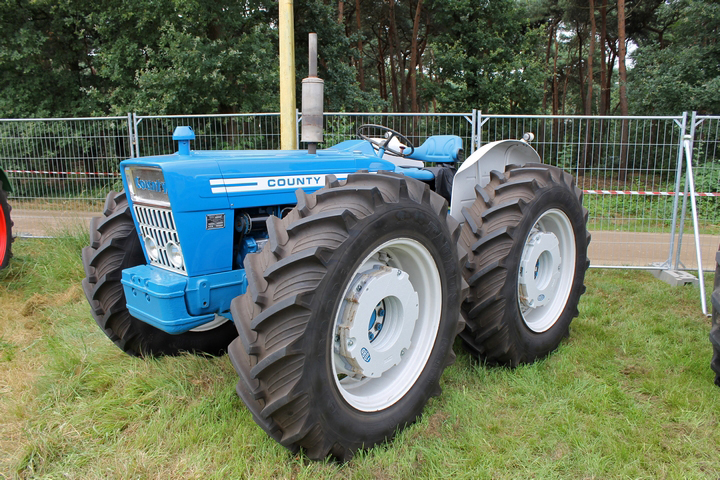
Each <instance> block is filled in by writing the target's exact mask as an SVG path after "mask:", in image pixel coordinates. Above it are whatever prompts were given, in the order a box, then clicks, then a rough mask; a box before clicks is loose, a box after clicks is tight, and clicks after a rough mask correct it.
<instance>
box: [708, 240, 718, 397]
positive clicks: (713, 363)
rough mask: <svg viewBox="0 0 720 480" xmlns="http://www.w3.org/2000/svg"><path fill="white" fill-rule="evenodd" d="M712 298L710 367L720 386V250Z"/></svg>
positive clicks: (716, 258) (716, 256) (716, 261)
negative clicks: (711, 352) (711, 351)
mask: <svg viewBox="0 0 720 480" xmlns="http://www.w3.org/2000/svg"><path fill="white" fill-rule="evenodd" d="M710 299H711V302H712V326H711V328H710V343H711V344H712V347H713V354H712V359H711V360H710V368H711V369H712V371H713V372H714V373H715V385H717V386H718V387H720V251H718V252H717V253H716V254H715V281H714V285H713V292H712V295H711V297H710Z"/></svg>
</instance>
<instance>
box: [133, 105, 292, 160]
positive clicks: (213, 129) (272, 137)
mask: <svg viewBox="0 0 720 480" xmlns="http://www.w3.org/2000/svg"><path fill="white" fill-rule="evenodd" d="M133 126H134V129H135V154H136V156H138V157H140V156H142V157H145V156H149V155H167V154H169V153H174V152H176V151H177V148H176V145H175V142H173V140H172V134H173V131H174V130H175V127H179V126H190V127H192V128H193V130H194V131H195V142H194V143H193V148H194V149H196V150H273V149H279V148H280V114H278V113H251V114H228V115H174V116H140V115H133Z"/></svg>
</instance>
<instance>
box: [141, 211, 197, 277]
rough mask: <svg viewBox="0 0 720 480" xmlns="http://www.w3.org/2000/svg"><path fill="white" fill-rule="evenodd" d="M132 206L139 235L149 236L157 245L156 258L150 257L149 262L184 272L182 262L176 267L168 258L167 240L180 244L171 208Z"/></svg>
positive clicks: (142, 236)
mask: <svg viewBox="0 0 720 480" xmlns="http://www.w3.org/2000/svg"><path fill="white" fill-rule="evenodd" d="M133 208H134V210H135V218H137V222H138V226H139V227H140V237H141V238H145V237H150V238H152V239H153V240H155V243H156V244H157V246H158V259H157V260H154V259H152V258H151V259H150V263H151V264H152V265H156V266H158V267H161V268H164V269H166V270H171V271H173V272H178V273H182V274H185V273H186V271H185V264H184V263H183V266H182V267H180V268H177V267H176V266H175V265H173V264H172V262H170V259H169V258H168V253H167V244H168V242H174V243H176V244H177V245H180V238H179V237H178V234H177V230H176V228H175V219H174V218H173V214H172V210H170V209H169V208H156V207H146V206H144V205H133Z"/></svg>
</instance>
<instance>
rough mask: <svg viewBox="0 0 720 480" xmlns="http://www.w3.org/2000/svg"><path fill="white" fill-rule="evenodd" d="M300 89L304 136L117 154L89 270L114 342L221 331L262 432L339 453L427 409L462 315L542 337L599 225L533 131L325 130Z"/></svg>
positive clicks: (155, 349)
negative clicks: (480, 141) (117, 186)
mask: <svg viewBox="0 0 720 480" xmlns="http://www.w3.org/2000/svg"><path fill="white" fill-rule="evenodd" d="M311 79H313V81H312V82H308V83H311V84H312V85H313V86H311V87H309V88H310V90H311V91H312V90H313V89H316V90H322V81H321V80H320V81H319V82H318V81H317V80H319V79H317V78H316V77H314V76H312V75H311ZM318 85H320V86H319V87H318ZM308 98H315V100H314V105H316V106H317V105H319V106H320V108H319V109H318V108H315V107H313V108H308V105H307V103H308V102H311V100H306V99H305V95H303V108H304V110H305V111H304V113H303V127H302V135H303V142H305V143H306V144H307V145H308V148H307V150H305V149H303V150H277V151H274V150H273V151H268V150H263V151H258V150H251V151H198V150H193V149H192V148H191V147H192V143H191V142H192V141H193V139H194V137H195V133H194V132H193V130H192V129H191V128H189V127H179V128H177V129H176V130H175V133H174V139H175V140H176V141H177V142H178V146H177V152H176V153H174V154H171V155H162V156H150V157H142V158H133V159H129V160H125V161H123V162H122V163H121V164H120V173H121V174H122V181H123V186H124V191H122V192H120V193H116V192H113V193H111V194H110V195H109V196H108V198H107V201H106V203H105V209H104V212H103V215H102V216H101V217H97V218H95V219H93V221H92V223H91V228H90V242H91V243H90V245H89V246H88V247H86V248H85V249H84V250H83V252H82V257H83V265H84V268H85V274H86V278H85V279H84V281H83V288H84V291H85V294H86V296H87V299H88V301H89V303H90V305H91V309H92V314H93V316H94V318H95V320H96V322H97V323H98V325H99V326H100V328H101V329H102V330H103V331H104V332H105V334H106V335H107V336H108V337H109V338H110V339H111V340H112V341H113V342H115V344H116V345H117V346H118V347H119V348H121V349H122V350H124V351H125V352H127V353H129V354H131V355H138V356H147V355H173V354H178V353H181V352H197V353H203V354H211V355H217V354H221V353H222V352H226V351H227V352H228V353H229V356H230V360H231V361H232V364H233V366H234V368H235V370H236V372H237V375H238V382H237V393H238V395H239V396H240V398H241V399H242V401H243V402H244V403H245V405H246V406H247V408H248V409H249V411H250V412H251V413H252V416H253V418H254V420H255V421H256V422H257V424H258V425H259V426H260V427H261V428H262V429H263V430H265V431H266V432H267V434H268V435H270V436H271V437H272V438H274V439H275V440H277V441H278V442H279V443H281V444H282V445H284V446H285V447H287V448H288V449H290V450H292V451H298V450H300V449H302V450H304V452H305V453H306V454H307V456H308V457H309V458H311V459H324V458H327V457H328V456H331V457H334V458H337V459H340V460H347V459H349V458H350V457H351V456H352V455H353V453H354V452H355V451H357V450H358V449H361V448H369V447H371V446H373V445H375V444H378V443H380V442H383V441H385V440H388V439H390V438H392V437H393V435H394V434H395V433H397V432H398V431H399V430H401V429H402V428H403V427H405V426H406V425H408V424H410V423H412V422H414V421H415V420H416V419H417V418H418V416H419V415H420V414H421V412H422V411H423V408H424V406H425V404H426V403H427V402H428V400H429V398H430V397H432V396H434V395H438V394H439V393H440V384H439V380H440V377H441V375H442V373H443V371H444V369H445V368H446V367H447V366H448V365H450V364H451V363H452V362H453V360H454V358H455V354H454V353H453V348H452V347H453V343H454V341H455V338H456V336H457V335H459V336H460V338H461V339H462V344H463V345H464V346H465V348H466V349H467V350H468V351H469V352H470V353H471V354H472V355H475V356H477V357H479V358H481V359H483V360H484V361H486V362H489V363H491V364H500V365H507V366H511V367H512V366H516V365H519V364H523V363H529V362H533V361H535V360H536V359H538V358H541V357H544V356H546V355H547V354H548V353H550V352H551V351H553V350H554V349H555V348H556V347H557V346H558V344H559V343H560V341H561V340H562V339H563V338H564V337H565V336H566V335H568V329H569V325H570V322H571V320H572V319H573V317H575V316H577V314H578V309H577V307H578V301H579V299H580V296H581V294H582V293H583V291H584V286H583V279H584V276H585V271H586V269H587V267H588V264H589V262H588V259H587V248H588V242H589V241H590V236H589V234H588V232H587V230H586V222H587V211H586V210H585V209H584V208H583V207H582V193H581V191H580V190H579V189H578V188H577V187H576V185H575V182H574V180H573V178H572V176H571V175H569V174H568V173H566V172H564V171H562V170H561V169H559V168H556V167H553V166H549V165H545V164H543V163H542V161H541V159H540V157H539V156H538V153H537V152H536V151H535V150H534V149H533V147H532V146H531V145H530V143H529V142H531V140H532V135H531V134H527V135H526V136H525V137H524V139H521V140H505V141H499V142H493V143H489V144H487V145H484V146H482V147H481V148H479V149H478V150H477V151H475V152H474V153H473V154H472V155H470V156H469V157H468V158H467V159H464V154H463V148H462V140H461V138H459V137H457V136H454V135H435V136H430V137H429V138H427V139H426V140H425V141H424V143H423V144H422V145H419V146H414V145H413V144H412V142H411V141H410V140H409V139H408V138H406V137H405V136H404V135H403V134H402V133H401V132H398V131H395V130H392V129H390V128H386V127H382V126H378V125H363V126H360V127H359V129H358V130H357V136H358V138H357V139H354V140H347V141H344V142H341V143H338V144H336V145H333V146H331V147H330V148H325V149H321V148H317V144H318V143H320V142H322V110H321V107H322V100H321V99H320V100H317V95H308ZM320 98H321V97H320ZM318 118H319V121H318Z"/></svg>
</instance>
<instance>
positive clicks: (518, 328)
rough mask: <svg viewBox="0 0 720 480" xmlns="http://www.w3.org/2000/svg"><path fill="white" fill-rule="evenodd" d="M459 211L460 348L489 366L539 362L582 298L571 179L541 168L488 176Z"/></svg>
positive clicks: (578, 196)
mask: <svg viewBox="0 0 720 480" xmlns="http://www.w3.org/2000/svg"><path fill="white" fill-rule="evenodd" d="M476 192H477V198H476V199H475V202H474V204H473V205H472V206H471V207H470V208H465V209H463V216H464V217H465V224H464V226H463V229H462V233H461V235H460V247H461V248H463V249H464V250H466V251H467V252H468V257H467V259H466V261H465V262H464V265H463V275H464V276H465V279H466V280H467V282H468V284H469V285H470V293H469V295H468V297H467V299H466V300H465V302H464V303H463V313H464V315H465V318H466V320H467V327H466V328H465V330H464V331H463V332H462V333H461V337H462V339H463V342H464V345H465V346H466V347H467V349H468V350H469V351H470V352H471V353H472V354H474V355H476V356H478V357H481V358H483V359H484V360H486V361H487V362H489V363H491V364H500V365H505V366H510V367H515V366H517V365H519V364H522V363H531V362H534V361H535V360H537V359H538V358H542V357H544V356H546V355H547V354H548V353H550V352H551V351H553V350H554V349H555V348H557V346H558V345H559V344H560V341H561V340H562V339H563V338H564V337H565V336H567V335H568V330H569V326H570V322H571V321H572V319H573V318H574V317H576V316H577V314H578V310H577V306H578V302H579V300H580V296H581V295H582V293H583V292H584V291H585V287H584V285H583V280H584V278H585V271H586V269H587V268H588V265H589V261H588V259H587V247H588V243H589V242H590V234H589V233H588V232H587V230H586V227H585V225H586V223H587V210H585V209H584V208H583V206H582V192H581V191H580V190H579V189H578V188H577V187H575V182H574V180H573V178H572V176H571V175H569V174H567V173H565V172H563V171H562V170H560V169H558V168H556V167H552V166H548V165H542V164H527V165H524V166H522V167H517V166H512V165H511V166H508V168H507V169H506V171H505V172H504V173H500V172H492V174H491V181H490V183H489V184H488V185H487V186H485V188H479V187H478V188H476Z"/></svg>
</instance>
